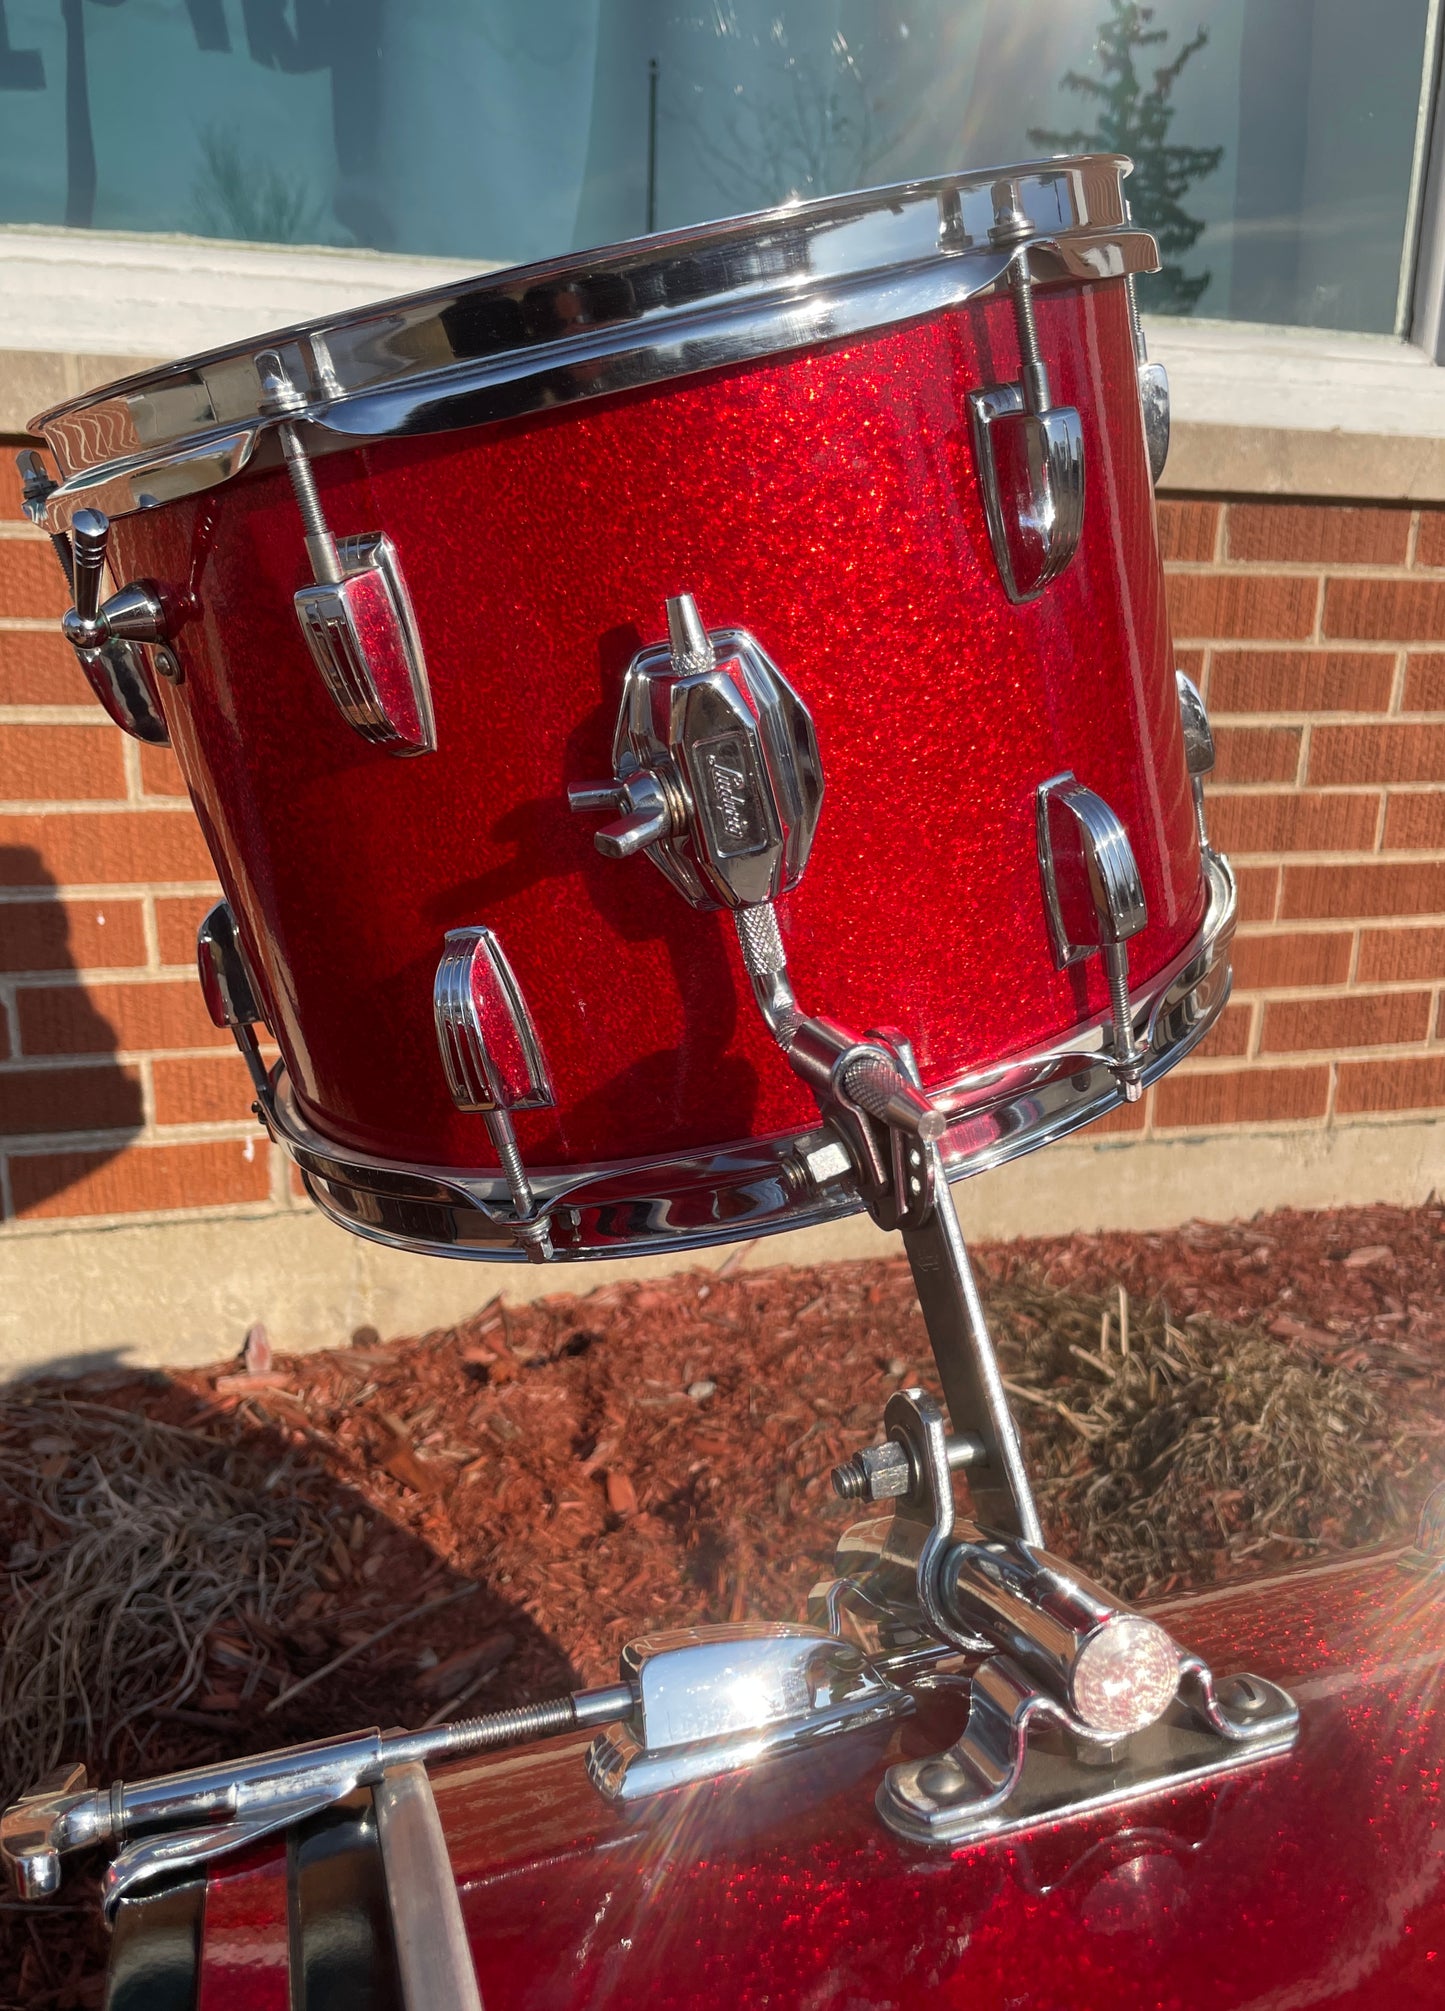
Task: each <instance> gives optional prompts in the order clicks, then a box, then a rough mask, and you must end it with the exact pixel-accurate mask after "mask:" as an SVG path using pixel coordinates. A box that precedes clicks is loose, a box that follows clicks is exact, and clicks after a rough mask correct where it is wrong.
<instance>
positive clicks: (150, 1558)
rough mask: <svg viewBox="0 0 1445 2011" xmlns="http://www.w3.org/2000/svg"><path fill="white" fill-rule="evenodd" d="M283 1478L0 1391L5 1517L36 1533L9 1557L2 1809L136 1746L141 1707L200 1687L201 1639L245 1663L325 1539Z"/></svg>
mask: <svg viewBox="0 0 1445 2011" xmlns="http://www.w3.org/2000/svg"><path fill="white" fill-rule="evenodd" d="M295 1478H296V1476H295V1474H294V1473H293V1472H291V1471H290V1470H289V1468H288V1466H286V1465H285V1464H283V1465H282V1466H280V1467H275V1466H273V1467H272V1468H271V1470H270V1471H268V1470H267V1469H266V1467H264V1466H262V1465H260V1464H259V1463H258V1461H257V1458H256V1455H255V1453H254V1452H252V1453H250V1454H249V1456H248V1455H247V1454H246V1453H245V1452H243V1451H242V1450H241V1449H239V1448H236V1447H232V1446H226V1445H222V1444H219V1443H218V1442H217V1441H216V1440H214V1439H210V1438H207V1437H205V1436H204V1435H203V1434H202V1433H199V1432H194V1431H185V1430H181V1429H178V1428H177V1427H175V1426H172V1425H166V1424H159V1423H157V1422H156V1421H155V1420H153V1419H150V1418H146V1417H143V1416H138V1415H135V1414H133V1413H131V1412H129V1411H121V1410H113V1409H111V1408H109V1407H107V1406H106V1405H103V1404H95V1403H84V1402H79V1401H75V1400H73V1399H71V1398H70V1397H68V1396H64V1395H52V1394H33V1393H27V1392H25V1391H24V1390H15V1391H7V1392H5V1393H3V1395H0V1514H3V1515H4V1516H5V1518H6V1521H7V1522H8V1523H9V1524H10V1525H11V1526H12V1527H14V1526H15V1525H16V1522H17V1515H16V1511H17V1510H18V1511H20V1516H21V1517H23V1516H24V1514H25V1513H26V1512H28V1515H29V1528H30V1534H29V1535H28V1536H22V1537H20V1538H19V1539H18V1540H17V1541H15V1542H13V1543H12V1544H11V1547H10V1554H9V1559H8V1566H7V1570H8V1592H9V1604H10V1607H11V1610H12V1613H13V1614H14V1616H15V1617H14V1618H13V1620H12V1621H11V1624H10V1625H9V1628H8V1631H7V1633H6V1636H5V1640H4V1644H3V1647H0V1697H3V1698H4V1705H5V1707H4V1711H3V1713H0V1806H3V1805H4V1804H5V1803H6V1802H8V1801H9V1800H10V1799H11V1798H12V1797H13V1796H14V1795H15V1794H16V1793H17V1792H20V1791H23V1790H24V1789H25V1788H26V1787H27V1786H29V1785H31V1784H32V1783H33V1782H34V1781H35V1780H37V1779H38V1778H39V1777H40V1775H41V1774H43V1773H44V1772H45V1771H46V1770H47V1769H48V1768H50V1767H52V1766H54V1765H55V1764H56V1762H57V1761H58V1760H59V1759H60V1758H61V1757H62V1754H65V1755H71V1754H74V1753H75V1752H77V1751H90V1752H92V1753H93V1754H95V1755H96V1757H97V1759H98V1760H100V1761H101V1762H104V1761H105V1760H106V1758H107V1757H109V1756H111V1755H113V1753H114V1750H115V1747H116V1742H117V1739H118V1737H119V1735H120V1734H121V1733H122V1732H123V1731H125V1730H126V1728H127V1727H129V1728H131V1739H132V1744H133V1745H134V1746H138V1747H139V1748H140V1750H141V1751H142V1753H143V1750H144V1738H145V1732H146V1730H147V1725H146V1720H147V1719H148V1717H151V1716H153V1715H154V1714H155V1713H156V1712H157V1711H160V1712H164V1711H165V1710H167V1709H173V1708H175V1707H177V1706H183V1705H184V1704H185V1702H186V1700H187V1699H188V1698H189V1697H191V1696H193V1695H194V1694H195V1693H196V1691H197V1690H198V1689H199V1688H200V1686H201V1684H202V1680H203V1675H204V1664H205V1659H206V1651H207V1642H208V1637H210V1638H211V1640H212V1641H214V1637H215V1636H216V1634H217V1633H218V1632H219V1633H220V1634H221V1635H222V1636H223V1637H225V1638H226V1639H227V1640H229V1641H231V1642H233V1643H234V1644H235V1649H236V1651H238V1655H237V1658H238V1659H239V1660H240V1661H242V1662H246V1661H248V1660H249V1659H250V1656H249V1654H248V1644H250V1643H252V1642H255V1641H256V1640H257V1637H258V1636H259V1635H261V1634H262V1633H263V1630H265V1629H266V1628H267V1627H268V1624H269V1623H270V1621H271V1619H272V1616H274V1615H275V1614H277V1613H279V1612H282V1611H284V1610H285V1609H286V1607H287V1606H288V1605H289V1604H290V1603H291V1602H292V1601H294V1600H295V1599H296V1598H298V1597H299V1596H300V1595H301V1594H302V1593H303V1592H305V1591H307V1590H308V1589H310V1588H312V1587H313V1586H314V1585H315V1584H316V1582H317V1581H316V1577H315V1566H316V1565H317V1564H319V1563H321V1562H322V1561H323V1559H324V1556H325V1554H326V1550H327V1546H328V1545H329V1543H330V1541H331V1532H330V1530H329V1528H328V1526H327V1524H326V1522H325V1521H324V1520H323V1518H322V1517H321V1516H320V1515H319V1514H318V1513H317V1511H316V1510H315V1509H313V1508H312V1507H310V1506H309V1505H308V1504H307V1503H306V1502H305V1501H304V1500H302V1499H300V1498H298V1496H297V1494H296V1493H295V1492H294V1481H295ZM20 1526H21V1527H24V1523H23V1520H22V1521H21V1522H20ZM260 1662H261V1658H260V1657H259V1656H258V1657H257V1658H256V1666H258V1667H259V1666H260Z"/></svg>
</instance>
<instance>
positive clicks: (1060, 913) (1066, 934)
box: [1036, 771, 1149, 1103]
mask: <svg viewBox="0 0 1445 2011" xmlns="http://www.w3.org/2000/svg"><path fill="white" fill-rule="evenodd" d="M1036 816H1037V825H1038V849H1039V873H1040V876H1041V878H1042V880H1043V894H1044V913H1045V915H1046V917H1047V919H1048V925H1049V938H1050V941H1051V943H1052V946H1053V953H1054V963H1055V965H1056V967H1057V968H1058V969H1059V970H1065V969H1067V968H1068V966H1069V965H1070V964H1077V963H1082V962H1083V961H1084V960H1085V959H1087V958H1089V957H1094V956H1102V957H1103V959H1104V969H1105V972H1106V974H1107V977H1108V981H1109V1005H1110V1014H1111V1018H1112V1023H1113V1030H1112V1034H1111V1042H1112V1051H1111V1053H1110V1056H1109V1064H1110V1067H1111V1068H1112V1069H1113V1071H1114V1075H1115V1078H1116V1079H1117V1081H1118V1084H1119V1087H1120V1089H1121V1090H1122V1091H1123V1094H1124V1098H1125V1100H1126V1102H1129V1103H1137V1102H1138V1100H1139V1098H1140V1097H1141V1096H1142V1095H1143V1093H1144V1069H1145V1065H1146V1062H1147V1060H1148V1055H1147V1052H1146V1050H1145V1049H1144V1048H1143V1047H1141V1046H1140V1044H1139V1042H1138V1040H1137V1038H1136V1036H1135V1032H1134V1018H1133V1011H1132V1008H1131V1006H1130V1003H1129V943H1130V941H1131V940H1132V938H1133V937H1135V936H1137V935H1138V934H1139V932H1140V930H1141V929H1143V928H1144V927H1145V926H1146V925H1147V923H1148V920H1149V906H1148V903H1147V901H1146V900H1145V898H1144V883H1143V880H1142V879H1141V878H1140V874H1139V866H1138V861H1137V860H1136V859H1135V857H1134V848H1133V846H1132V845H1131V844H1130V843H1129V834H1128V832H1127V831H1126V830H1125V828H1124V824H1123V820H1122V819H1121V818H1120V817H1119V815H1118V813H1117V812H1116V811H1114V810H1112V809H1111V808H1110V807H1109V805H1108V804H1107V803H1106V802H1105V801H1104V799H1103V797H1102V796H1097V795H1095V793H1094V791H1093V790H1092V789H1086V788H1085V787H1084V785H1083V784H1082V783H1081V782H1079V781H1078V780H1077V779H1076V778H1075V777H1074V775H1073V774H1072V773H1071V772H1068V771H1065V773H1063V774H1062V775H1054V776H1051V777H1050V779H1049V780H1048V781H1047V782H1044V783H1042V784H1041V785H1040V787H1039V791H1038V796H1037V799H1036Z"/></svg>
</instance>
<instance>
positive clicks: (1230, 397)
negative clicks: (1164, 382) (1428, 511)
mask: <svg viewBox="0 0 1445 2011" xmlns="http://www.w3.org/2000/svg"><path fill="white" fill-rule="evenodd" d="M1145 333H1146V335H1147V337H1148V342H1149V354H1150V356H1151V357H1153V358H1154V359H1156V360H1157V361H1158V362H1160V363H1162V364H1163V365H1164V366H1165V368H1166V369H1167V370H1168V372H1169V385H1170V394H1171V404H1172V407H1173V427H1172V439H1171V443H1170V450H1169V463H1168V466H1167V467H1166V469H1165V471H1164V477H1163V480H1162V481H1161V483H1160V487H1161V488H1162V489H1165V490H1174V491H1194V492H1203V493H1206V494H1225V493H1227V494H1234V495H1238V494H1245V495H1265V496H1271V495H1273V496H1338V497H1342V498H1350V499H1355V500H1359V501H1367V500H1375V501H1385V502H1408V503H1438V502H1445V370H1442V369H1440V368H1438V367H1437V366H1436V365H1435V364H1433V363H1432V362H1431V361H1430V359H1429V358H1428V357H1427V356H1426V355H1425V354H1424V352H1423V351H1422V350H1419V349H1412V348H1411V347H1410V345H1409V344H1408V343H1405V342H1400V341H1397V340H1395V339H1394V338H1393V337H1388V336H1378V335H1336V334H1326V333H1323V332H1321V331H1318V330H1315V329H1298V328H1268V327H1263V326H1257V325H1254V324H1251V323H1248V322H1237V321H1236V322H1226V321H1214V322H1210V321H1192V322H1191V321H1179V320H1173V319H1164V318H1152V319H1150V320H1149V321H1147V322H1146V324H1145Z"/></svg>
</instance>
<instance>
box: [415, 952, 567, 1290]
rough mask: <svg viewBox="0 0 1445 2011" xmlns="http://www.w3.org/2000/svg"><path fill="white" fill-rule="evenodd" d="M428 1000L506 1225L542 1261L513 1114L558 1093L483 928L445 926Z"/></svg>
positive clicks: (548, 1105)
mask: <svg viewBox="0 0 1445 2011" xmlns="http://www.w3.org/2000/svg"><path fill="white" fill-rule="evenodd" d="M432 1004H433V1013H434V1017H435V1020H436V1033H437V1045H438V1047H439V1048H440V1050H441V1058H442V1067H443V1068H444V1070H445V1071H446V1078H447V1087H448V1088H449V1089H450V1091H451V1094H452V1101H453V1103H455V1105H456V1107H457V1109H458V1110H465V1111H476V1112H478V1113H479V1114H480V1115H481V1117H482V1118H483V1119H484V1121H485V1123H486V1127H487V1134H488V1136H489V1137H490V1139H491V1141H492V1147H493V1149H494V1151H495V1152H496V1155H497V1159H498V1161H499V1163H500V1165H501V1169H502V1177H503V1178H504V1180H505V1181H506V1183H507V1187H508V1189H509V1191H510V1194H511V1198H512V1212H511V1214H510V1215H509V1216H508V1218H507V1221H508V1226H509V1227H510V1229H511V1231H512V1235H513V1237H514V1239H515V1241H516V1242H517V1244H518V1245H519V1247H520V1248H521V1250H522V1252H523V1254H524V1255H525V1256H526V1257H527V1259H528V1260H529V1261H530V1262H532V1263H536V1264H540V1263H545V1262H546V1261H547V1259H548V1258H549V1257H550V1256H551V1255H552V1234H551V1227H550V1223H549V1221H548V1217H547V1215H546V1213H545V1211H544V1210H543V1209H542V1207H541V1206H540V1205H539V1203H538V1200H537V1196H536V1192H535V1190H534V1188H533V1186H532V1182H531V1180H530V1179H529V1177H528V1174H527V1169H526V1167H525V1165H524V1164H523V1161H522V1155H521V1152H520V1150H519V1149H518V1146H517V1133H516V1127H515V1126H514V1125H513V1123H512V1114H513V1112H514V1111H518V1110H550V1109H552V1108H553V1107H554V1106H555V1104H556V1101H557V1098H556V1092H555V1091H554V1090H553V1087H552V1078H551V1075H550V1073H549V1071H548V1068H547V1058H546V1055H545V1054H544V1053H543V1051H542V1043H541V1041H540V1040H539V1039H538V1036H537V1029H536V1027H535V1025H534V1024H533V1021H532V1015H531V1013H530V1012H529V1011H528V1008H527V1001H526V999H525V998H524V997H523V995H522V988H521V986H520V985H519V984H518V982H517V979H516V976H515V974H514V972H513V970H512V966H511V965H510V964H509V963H508V961H507V958H506V955H505V953H504V951H503V949H502V946H501V944H500V942H499V941H498V940H497V938H496V936H495V935H494V934H493V932H492V931H491V930H490V929H481V928H475V929H451V930H449V931H448V932H447V937H446V945H445V949H444V951H443V955H442V959H441V962H440V963H439V964H438V966H437V974H436V982H435V984H434V986H433V994H432Z"/></svg>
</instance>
